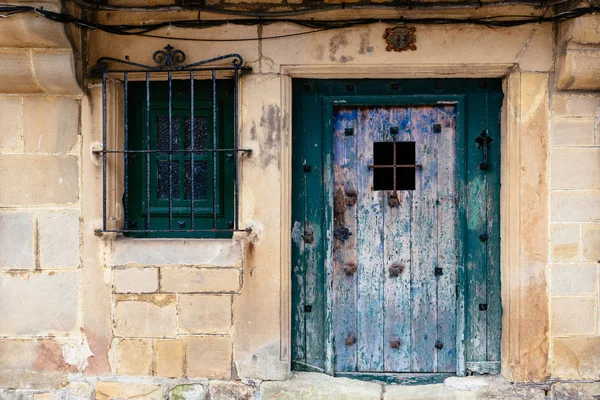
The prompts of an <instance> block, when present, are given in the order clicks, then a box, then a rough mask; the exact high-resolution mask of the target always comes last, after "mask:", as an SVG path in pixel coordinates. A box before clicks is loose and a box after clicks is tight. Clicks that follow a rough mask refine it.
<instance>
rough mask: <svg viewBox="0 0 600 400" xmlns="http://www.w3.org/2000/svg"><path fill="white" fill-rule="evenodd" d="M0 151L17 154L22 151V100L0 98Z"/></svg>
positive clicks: (17, 98)
mask: <svg viewBox="0 0 600 400" xmlns="http://www.w3.org/2000/svg"><path fill="white" fill-rule="evenodd" d="M0 121H1V123H0V151H2V152H17V151H20V150H22V147H23V146H22V143H21V135H22V134H23V98H22V97H15V96H10V97H8V96H2V97H0Z"/></svg>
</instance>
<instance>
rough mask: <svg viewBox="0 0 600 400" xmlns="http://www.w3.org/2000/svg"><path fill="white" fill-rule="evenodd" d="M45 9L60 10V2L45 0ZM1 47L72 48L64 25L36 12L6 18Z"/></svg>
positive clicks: (3, 25) (0, 40)
mask: <svg viewBox="0 0 600 400" xmlns="http://www.w3.org/2000/svg"><path fill="white" fill-rule="evenodd" d="M43 7H44V9H45V10H49V11H55V12H60V11H61V8H60V5H59V4H58V3H54V4H53V3H50V2H44V5H43ZM4 20H5V22H4V23H3V24H2V35H0V47H4V48H6V47H15V48H25V47H34V48H38V49H39V48H48V49H54V48H63V49H66V48H70V44H69V40H68V39H67V36H66V35H65V30H64V28H63V26H62V25H60V24H57V23H56V22H54V21H51V20H49V19H47V18H44V17H42V16H40V15H37V14H35V13H22V14H16V15H12V16H11V17H10V18H5V19H4Z"/></svg>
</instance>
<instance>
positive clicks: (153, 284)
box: [113, 267, 158, 293]
mask: <svg viewBox="0 0 600 400" xmlns="http://www.w3.org/2000/svg"><path fill="white" fill-rule="evenodd" d="M113 285H114V287H115V292H117V293H151V292H155V291H157V290H158V268H136V267H132V268H125V269H114V270H113Z"/></svg>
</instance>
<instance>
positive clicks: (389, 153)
mask: <svg viewBox="0 0 600 400" xmlns="http://www.w3.org/2000/svg"><path fill="white" fill-rule="evenodd" d="M390 135H391V136H392V142H373V165H369V168H371V169H372V170H373V190H390V191H391V192H392V193H391V194H390V197H391V198H397V197H398V196H397V193H396V191H397V190H415V170H416V169H418V168H421V165H420V164H415V162H416V155H415V151H416V150H415V142H398V141H397V140H396V137H397V135H398V128H397V127H391V128H390Z"/></svg>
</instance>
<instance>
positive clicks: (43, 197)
mask: <svg viewBox="0 0 600 400" xmlns="http://www.w3.org/2000/svg"><path fill="white" fill-rule="evenodd" d="M78 169H79V168H78V166H77V158H76V157H74V156H54V155H31V154H27V155H18V154H2V155H0V205H5V206H10V205H47V204H73V203H75V202H76V201H77V199H78V197H79V180H78Z"/></svg>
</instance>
